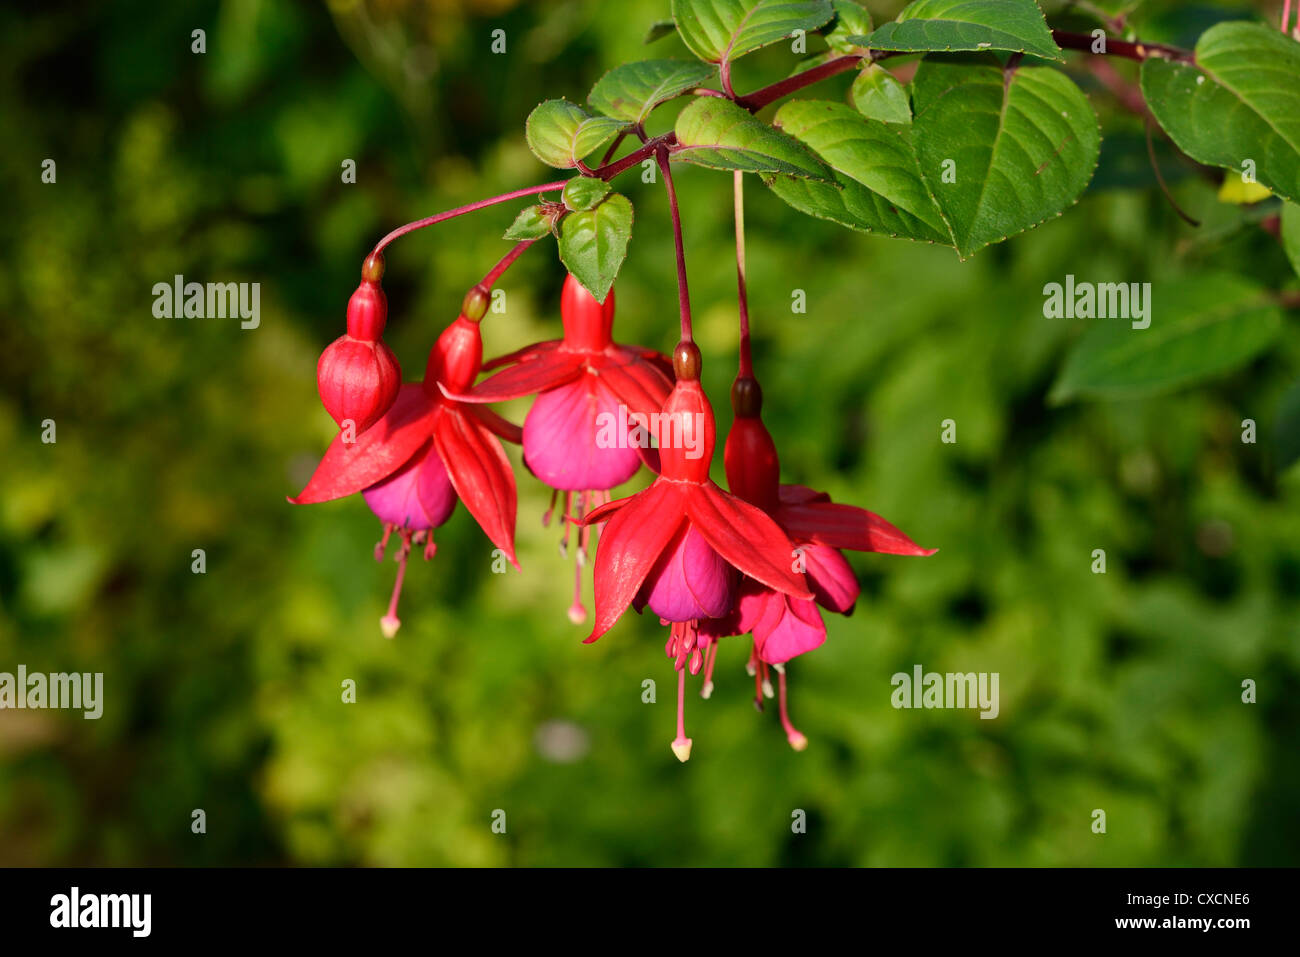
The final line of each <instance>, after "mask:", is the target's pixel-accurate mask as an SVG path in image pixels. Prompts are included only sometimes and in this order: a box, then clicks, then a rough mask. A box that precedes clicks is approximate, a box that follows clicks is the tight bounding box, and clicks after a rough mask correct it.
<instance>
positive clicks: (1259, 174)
mask: <svg viewBox="0 0 1300 957" xmlns="http://www.w3.org/2000/svg"><path fill="white" fill-rule="evenodd" d="M1142 93H1143V95H1144V96H1145V97H1146V100H1147V105H1148V106H1150V107H1151V112H1152V113H1154V114H1155V117H1156V119H1157V120H1158V121H1159V122H1160V125H1161V126H1162V127H1164V129H1165V132H1167V133H1168V134H1169V136H1170V137H1171V138H1172V139H1173V141H1174V142H1175V143H1177V144H1178V148H1179V149H1181V150H1182V151H1183V152H1184V153H1186V154H1187V155H1188V156H1190V157H1192V159H1195V160H1199V161H1200V162H1202V163H1209V164H1211V165H1214V166H1223V167H1226V168H1227V169H1234V170H1238V171H1242V172H1244V171H1246V170H1247V169H1248V168H1249V167H1248V166H1247V161H1250V163H1251V164H1253V168H1254V173H1255V178H1256V179H1257V180H1258V181H1259V182H1260V183H1263V184H1264V185H1265V186H1267V187H1268V188H1269V189H1271V190H1272V191H1273V192H1275V193H1277V194H1278V195H1279V196H1282V197H1284V198H1286V199H1289V200H1291V202H1293V203H1296V202H1300V43H1296V42H1295V41H1294V40H1292V39H1290V38H1289V37H1287V36H1286V35H1285V34H1283V33H1282V32H1281V31H1279V30H1275V29H1273V28H1272V27H1266V26H1264V25H1263V24H1258V23H1244V22H1241V21H1232V22H1228V23H1220V24H1218V25H1217V26H1214V27H1211V28H1210V29H1209V30H1207V31H1206V32H1205V33H1204V34H1203V35H1202V36H1201V39H1200V40H1199V41H1198V42H1197V44H1196V63H1195V64H1191V63H1175V62H1172V61H1169V60H1162V59H1159V58H1157V57H1152V58H1150V59H1147V60H1146V61H1145V62H1143V64H1142Z"/></svg>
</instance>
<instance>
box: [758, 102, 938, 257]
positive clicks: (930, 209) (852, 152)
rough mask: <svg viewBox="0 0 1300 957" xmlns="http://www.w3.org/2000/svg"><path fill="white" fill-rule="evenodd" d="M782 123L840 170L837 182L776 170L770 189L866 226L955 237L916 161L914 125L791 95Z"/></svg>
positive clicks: (809, 208) (815, 212)
mask: <svg viewBox="0 0 1300 957" xmlns="http://www.w3.org/2000/svg"><path fill="white" fill-rule="evenodd" d="M776 123H777V125H778V126H780V127H781V128H782V129H784V130H785V131H786V132H787V133H789V134H791V135H792V136H794V137H795V138H796V139H798V140H799V141H800V142H802V143H804V144H806V145H807V146H809V147H811V148H812V149H813V150H814V151H815V152H816V153H817V154H818V155H819V156H821V158H822V159H823V160H825V161H826V162H827V163H828V164H829V165H830V167H831V169H832V170H833V172H834V178H835V184H834V185H831V184H826V183H821V182H817V181H814V180H805V179H794V178H792V177H786V176H777V177H772V178H770V179H769V180H768V181H767V183H768V186H770V187H771V188H772V191H773V192H774V193H776V194H777V195H778V196H780V197H781V198H782V199H784V200H785V201H786V202H787V203H789V204H790V205H791V206H793V207H794V208H795V209H798V210H802V211H803V212H805V213H808V214H809V215H812V216H817V217H819V218H821V219H829V220H831V221H832V222H836V223H839V224H841V225H843V226H849V227H851V228H853V229H860V230H862V231H864V232H869V233H884V234H886V235H890V236H905V237H907V238H909V239H919V240H925V241H928V242H937V243H948V244H950V243H951V242H952V240H951V238H950V237H949V234H948V229H947V226H946V225H945V224H944V221H943V217H942V216H941V215H940V214H939V210H938V208H937V207H936V206H935V204H934V200H933V199H931V198H930V194H929V192H927V190H926V187H925V183H924V182H923V181H922V179H921V173H920V171H919V170H918V169H917V165H916V158H915V156H914V155H913V153H912V147H911V144H910V142H909V136H910V131H909V130H908V127H906V126H890V125H888V124H885V123H881V122H879V121H877V120H869V119H867V118H865V117H863V116H862V115H861V114H859V113H857V112H856V111H855V110H854V109H852V108H851V107H849V106H846V105H844V104H842V103H828V102H825V101H822V100H792V101H790V102H789V103H786V104H785V105H784V106H782V107H781V109H780V110H779V111H778V112H777V114H776Z"/></svg>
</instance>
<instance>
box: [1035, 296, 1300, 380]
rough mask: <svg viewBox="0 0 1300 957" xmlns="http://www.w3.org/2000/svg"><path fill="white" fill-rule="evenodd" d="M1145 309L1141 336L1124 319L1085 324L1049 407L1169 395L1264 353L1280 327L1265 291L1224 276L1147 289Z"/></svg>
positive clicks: (1274, 307)
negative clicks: (1145, 325)
mask: <svg viewBox="0 0 1300 957" xmlns="http://www.w3.org/2000/svg"><path fill="white" fill-rule="evenodd" d="M1045 295H1046V292H1045ZM1107 298H1108V299H1109V296H1108V297H1107ZM1097 299H1098V304H1100V299H1101V296H1100V295H1098V297H1097ZM1147 310H1148V311H1147V317H1148V318H1149V319H1150V326H1149V327H1148V328H1145V329H1141V328H1138V329H1135V328H1133V326H1132V323H1131V322H1130V321H1126V320H1125V319H1123V318H1120V319H1114V318H1111V319H1092V320H1088V321H1090V322H1092V323H1094V325H1093V327H1092V328H1090V329H1089V330H1088V331H1087V332H1086V333H1084V335H1083V337H1082V338H1081V339H1080V340H1079V342H1078V344H1077V345H1076V346H1075V348H1074V351H1073V352H1071V354H1070V357H1069V359H1068V360H1067V361H1066V364H1065V368H1064V369H1063V370H1062V372H1061V376H1060V378H1059V379H1058V380H1057V383H1056V385H1055V386H1054V387H1053V388H1052V393H1051V400H1052V401H1053V402H1064V401H1067V400H1069V399H1072V398H1075V397H1076V396H1088V397H1094V398H1104V399H1123V398H1132V397H1135V396H1145V395H1151V394H1154V393H1158V392H1167V391H1169V390H1171V389H1175V388H1178V387H1180V386H1185V385H1188V384H1189V383H1192V382H1196V381H1199V380H1201V379H1205V378H1208V377H1210V376H1214V375H1218V374H1220V373H1224V372H1227V371H1229V370H1231V369H1234V368H1236V367H1237V366H1240V365H1241V364H1243V363H1244V362H1246V361H1247V360H1248V359H1250V358H1252V357H1253V356H1255V355H1256V354H1258V353H1259V352H1260V351H1261V350H1262V349H1264V348H1265V347H1266V346H1268V345H1269V343H1271V342H1272V341H1273V339H1274V338H1275V337H1276V336H1277V334H1278V330H1279V329H1280V328H1281V324H1282V316H1281V313H1280V311H1279V310H1278V308H1277V306H1276V305H1275V304H1274V303H1273V302H1272V301H1271V300H1270V299H1269V297H1268V293H1267V292H1266V291H1265V290H1263V289H1261V288H1260V287H1258V286H1256V285H1254V284H1253V283H1250V282H1248V281H1246V280H1244V279H1242V278H1241V277H1238V276H1229V275H1209V276H1197V277H1193V278H1188V279H1184V280H1182V281H1181V282H1179V283H1178V284H1176V285H1174V284H1158V285H1155V286H1152V287H1151V295H1150V297H1149V298H1148V300H1147ZM1130 311H1132V307H1131V304H1130ZM1043 321H1044V322H1056V321H1060V320H1056V319H1044V320H1043ZM1143 321H1145V320H1143Z"/></svg>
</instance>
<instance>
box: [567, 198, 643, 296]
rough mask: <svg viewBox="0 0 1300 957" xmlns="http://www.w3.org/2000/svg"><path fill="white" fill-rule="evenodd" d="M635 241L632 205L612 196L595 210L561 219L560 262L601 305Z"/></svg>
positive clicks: (623, 199) (570, 214)
mask: <svg viewBox="0 0 1300 957" xmlns="http://www.w3.org/2000/svg"><path fill="white" fill-rule="evenodd" d="M631 238H632V203H631V201H630V200H629V199H628V198H627V197H626V196H622V195H620V194H619V193H611V194H610V195H609V196H608V197H606V199H605V200H604V201H603V202H602V203H601V204H600V205H599V206H597V207H596V208H595V209H589V210H585V211H583V212H578V213H569V214H568V215H567V216H565V217H564V219H562V220H560V261H561V262H563V263H564V266H565V268H566V269H568V270H569V272H571V273H573V275H574V276H576V277H577V279H578V282H580V283H582V284H583V286H585V287H586V288H587V291H588V292H590V293H591V294H592V295H593V296H595V297H596V301H597V302H604V301H605V297H606V296H607V295H609V288H610V286H612V285H614V280H615V279H616V278H617V277H618V271H619V268H620V267H621V266H622V265H623V258H624V257H625V256H626V255H627V243H628V240H629V239H631Z"/></svg>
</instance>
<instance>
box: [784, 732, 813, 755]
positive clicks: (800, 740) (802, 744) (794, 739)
mask: <svg viewBox="0 0 1300 957" xmlns="http://www.w3.org/2000/svg"><path fill="white" fill-rule="evenodd" d="M786 740H788V741H789V742H790V747H792V748H794V749H795V750H796V751H802V750H804V748H806V747H808V739H807V738H805V737H804V736H803V735H802V734H801V733H800V732H798V731H791V732H790V733H789V734H787V735H786Z"/></svg>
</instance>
